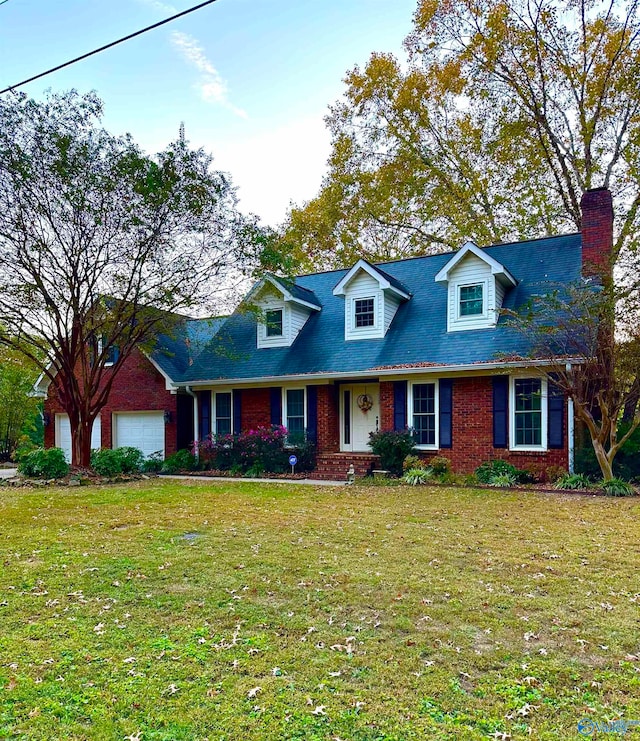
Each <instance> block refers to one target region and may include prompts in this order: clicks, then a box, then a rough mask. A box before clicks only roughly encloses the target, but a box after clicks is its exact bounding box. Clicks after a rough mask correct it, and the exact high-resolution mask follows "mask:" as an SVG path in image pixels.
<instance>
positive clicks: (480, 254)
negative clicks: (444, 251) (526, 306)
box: [435, 242, 518, 286]
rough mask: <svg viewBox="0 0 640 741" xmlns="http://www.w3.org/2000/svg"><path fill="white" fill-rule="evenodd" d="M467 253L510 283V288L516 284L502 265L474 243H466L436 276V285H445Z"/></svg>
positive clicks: (492, 272)
mask: <svg viewBox="0 0 640 741" xmlns="http://www.w3.org/2000/svg"><path fill="white" fill-rule="evenodd" d="M469 253H471V254H473V255H475V256H476V257H477V258H478V259H480V260H482V261H483V262H485V263H486V264H487V265H488V266H489V267H490V268H491V274H492V275H495V276H497V277H499V278H503V279H504V281H505V282H506V283H511V285H512V286H515V285H517V284H518V281H517V280H516V279H515V278H514V277H513V275H511V273H510V272H509V271H508V270H507V269H506V268H505V266H504V265H503V264H502V263H499V262H498V261H497V260H494V259H493V257H491V256H490V255H487V253H486V252H485V251H484V250H482V249H480V247H478V245H477V244H475V243H474V242H467V243H466V244H464V245H463V246H462V247H461V248H460V249H459V250H458V251H457V252H456V254H455V255H454V256H453V257H452V258H451V259H450V260H449V262H448V263H447V264H446V265H445V266H444V267H443V268H442V270H440V272H439V273H438V274H437V275H436V277H435V281H436V283H447V282H448V280H449V273H450V272H451V271H452V270H453V268H455V266H456V265H457V264H458V263H459V262H460V261H461V260H463V259H464V258H465V257H466V256H467V255H468V254H469Z"/></svg>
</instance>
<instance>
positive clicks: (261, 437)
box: [193, 425, 315, 473]
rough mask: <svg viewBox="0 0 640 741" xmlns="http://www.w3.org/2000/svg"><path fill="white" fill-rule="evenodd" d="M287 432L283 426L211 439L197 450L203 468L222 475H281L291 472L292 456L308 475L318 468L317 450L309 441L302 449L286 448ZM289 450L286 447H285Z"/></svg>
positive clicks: (207, 439) (303, 444)
mask: <svg viewBox="0 0 640 741" xmlns="http://www.w3.org/2000/svg"><path fill="white" fill-rule="evenodd" d="M286 442H287V428H286V427H283V426H282V425H272V426H270V427H257V428H256V429H255V430H247V431H245V432H241V433H240V434H238V435H209V437H207V438H206V439H205V440H200V441H199V442H198V443H197V451H196V449H195V446H194V451H193V452H194V454H195V453H196V452H197V453H198V456H199V459H200V464H201V465H202V466H204V468H209V469H211V468H213V469H218V470H221V471H228V470H231V469H239V470H240V471H243V472H246V471H248V470H249V469H251V470H252V471H253V472H256V471H258V470H261V471H265V472H268V473H282V472H284V471H288V470H289V456H290V455H291V454H295V455H296V456H297V457H298V465H297V466H296V469H297V470H298V471H309V470H311V469H312V468H313V467H314V465H315V450H314V446H313V445H312V444H311V443H309V442H308V441H306V440H305V441H302V442H301V443H300V444H299V445H294V446H286ZM285 446H286V447H285Z"/></svg>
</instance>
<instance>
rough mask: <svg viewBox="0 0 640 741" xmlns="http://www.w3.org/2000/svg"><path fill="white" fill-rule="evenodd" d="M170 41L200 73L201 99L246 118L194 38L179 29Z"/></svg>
mask: <svg viewBox="0 0 640 741" xmlns="http://www.w3.org/2000/svg"><path fill="white" fill-rule="evenodd" d="M154 2H155V0H154ZM171 43H172V44H173V45H174V47H175V48H176V49H177V50H178V51H179V52H180V54H181V55H182V57H183V58H184V59H185V60H186V61H187V62H188V63H189V64H190V65H191V66H192V67H195V69H197V70H198V72H199V73H200V79H199V80H198V83H197V85H196V87H197V89H198V91H199V93H200V96H201V97H202V99H203V100H205V101H207V102H208V103H215V104H216V105H220V106H223V107H224V108H227V109H228V110H230V111H232V112H233V113H235V115H236V116H240V118H248V116H247V114H246V112H245V111H243V110H242V109H241V108H238V107H236V106H234V105H233V103H231V101H230V100H229V90H228V88H227V83H226V82H225V80H224V79H223V78H222V77H221V75H220V73H219V72H218V70H217V69H216V68H215V66H214V64H213V62H211V60H210V59H209V58H208V57H207V55H206V54H205V51H204V49H203V47H202V46H201V45H200V42H199V41H198V40H197V39H196V38H194V37H193V36H191V35H189V34H187V33H182V32H181V31H173V32H172V34H171Z"/></svg>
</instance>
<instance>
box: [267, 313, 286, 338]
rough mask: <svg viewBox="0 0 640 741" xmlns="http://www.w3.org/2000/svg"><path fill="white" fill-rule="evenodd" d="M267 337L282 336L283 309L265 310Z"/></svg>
mask: <svg viewBox="0 0 640 741" xmlns="http://www.w3.org/2000/svg"><path fill="white" fill-rule="evenodd" d="M265 326H266V334H267V337H282V309H269V310H268V311H266V312H265Z"/></svg>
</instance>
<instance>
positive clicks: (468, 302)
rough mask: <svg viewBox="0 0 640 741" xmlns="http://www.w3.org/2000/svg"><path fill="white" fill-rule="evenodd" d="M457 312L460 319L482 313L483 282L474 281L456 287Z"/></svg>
mask: <svg viewBox="0 0 640 741" xmlns="http://www.w3.org/2000/svg"><path fill="white" fill-rule="evenodd" d="M458 291H459V294H458V296H459V298H458V312H459V316H460V318H461V319H464V318H465V317H474V316H482V315H483V314H484V296H483V292H484V284H483V283H475V284H473V285H470V286H460V287H459V288H458Z"/></svg>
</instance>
